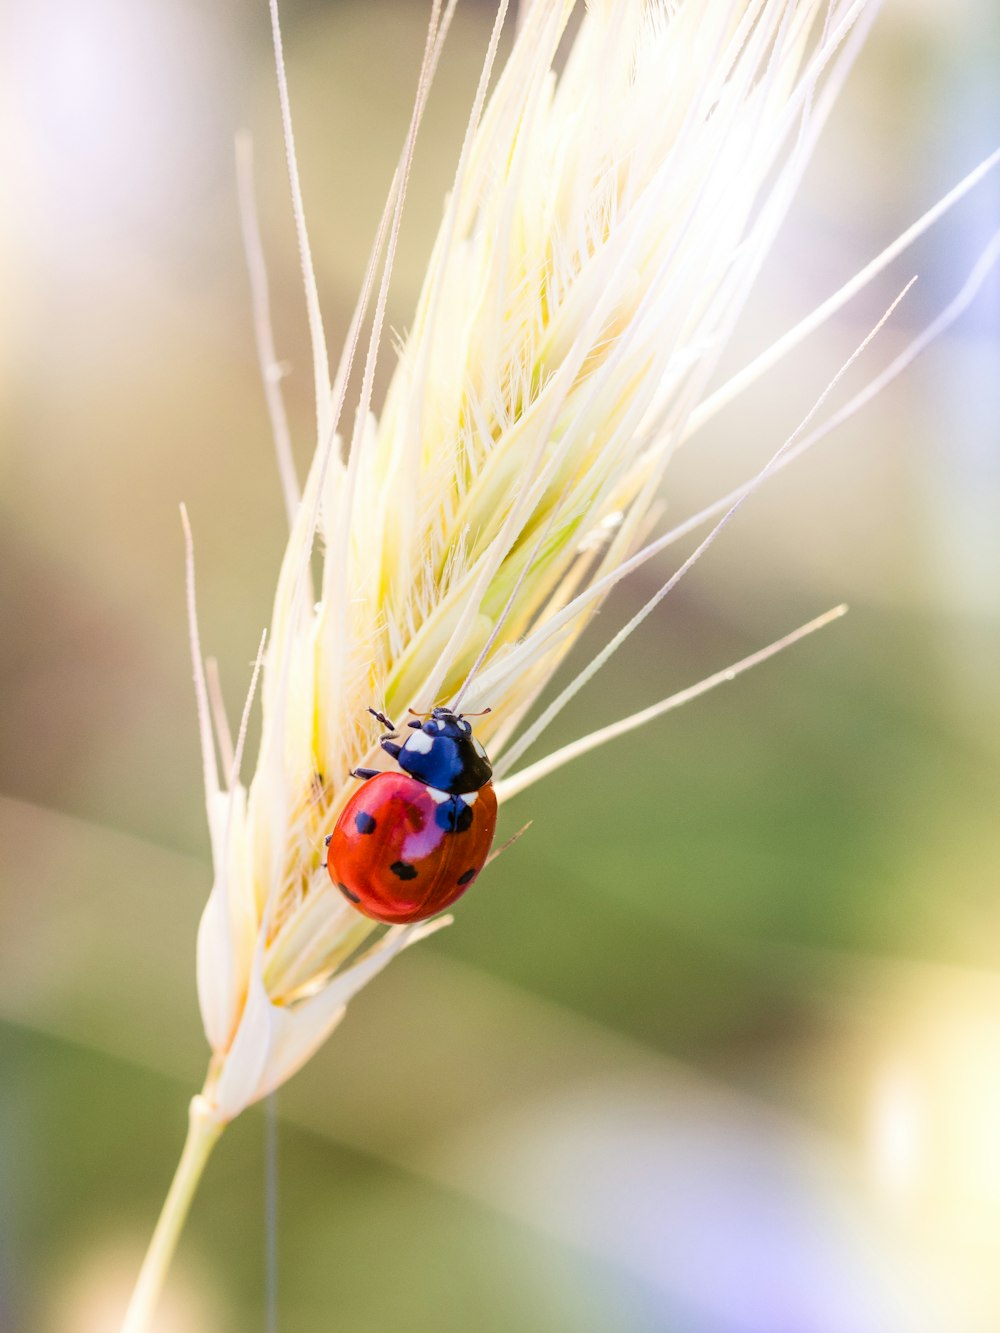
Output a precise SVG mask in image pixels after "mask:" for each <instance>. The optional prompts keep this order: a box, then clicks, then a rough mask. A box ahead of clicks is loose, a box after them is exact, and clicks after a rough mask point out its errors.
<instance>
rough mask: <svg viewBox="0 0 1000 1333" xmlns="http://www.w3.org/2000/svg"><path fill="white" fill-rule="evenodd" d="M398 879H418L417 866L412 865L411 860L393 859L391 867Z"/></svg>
mask: <svg viewBox="0 0 1000 1333" xmlns="http://www.w3.org/2000/svg"><path fill="white" fill-rule="evenodd" d="M389 869H390V870H391V871H392V873H393V874H394V875H395V876H396V878H397V879H416V877H417V867H416V866H411V865H410V863H409V861H393V863H392V865H391V866H390V867H389Z"/></svg>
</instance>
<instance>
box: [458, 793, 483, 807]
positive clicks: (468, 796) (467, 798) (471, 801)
mask: <svg viewBox="0 0 1000 1333" xmlns="http://www.w3.org/2000/svg"><path fill="white" fill-rule="evenodd" d="M478 795H479V792H477V791H463V792H462V794H461V795H460V796H459V798H458V799H459V800H460V801H464V802H465V804H466V805H475V804H476V797H477V796H478Z"/></svg>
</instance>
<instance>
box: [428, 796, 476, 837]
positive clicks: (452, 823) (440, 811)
mask: <svg viewBox="0 0 1000 1333" xmlns="http://www.w3.org/2000/svg"><path fill="white" fill-rule="evenodd" d="M434 822H435V823H436V824H437V826H438V828H443V829H444V830H445V832H446V833H464V832H465V830H466V829H467V828H469V827H470V826H471V824H472V806H471V805H466V804H465V802H464V801H462V800H459V799H458V798H457V797H455V796H453V797H452V798H451V800H450V801H444V802H443V803H442V804H441V805H439V806H438V808H437V809H436V810H435V812H434Z"/></svg>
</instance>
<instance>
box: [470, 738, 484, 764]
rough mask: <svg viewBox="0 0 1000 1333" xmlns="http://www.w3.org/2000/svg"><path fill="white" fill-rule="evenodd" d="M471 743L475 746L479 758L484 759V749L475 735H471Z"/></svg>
mask: <svg viewBox="0 0 1000 1333" xmlns="http://www.w3.org/2000/svg"><path fill="white" fill-rule="evenodd" d="M472 744H473V747H474V748H475V751H476V754H478V755H479V757H480V759H485V758H486V751H485V750H484V749H483V747H482V746H481V745H480V744H479V742H478V741H477V740H476V739H475V737H473V739H472Z"/></svg>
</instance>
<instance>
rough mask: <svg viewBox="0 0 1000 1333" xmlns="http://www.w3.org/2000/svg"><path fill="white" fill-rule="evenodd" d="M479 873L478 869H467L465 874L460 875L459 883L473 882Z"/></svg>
mask: <svg viewBox="0 0 1000 1333" xmlns="http://www.w3.org/2000/svg"><path fill="white" fill-rule="evenodd" d="M478 874H479V871H478V870H467V871H466V872H465V874H464V875H459V877H458V882H459V884H471V883H472V881H473V880H474V879H475V878H476V876H477V875H478Z"/></svg>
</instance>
